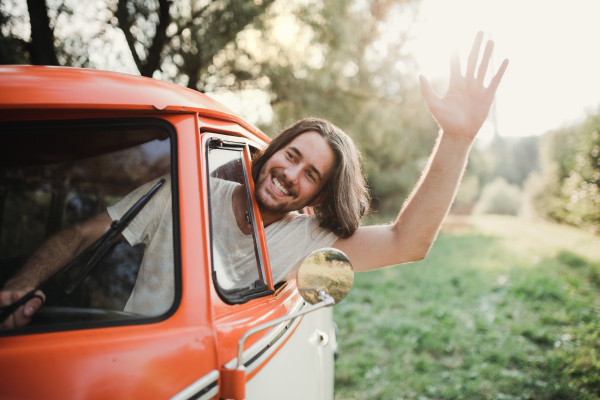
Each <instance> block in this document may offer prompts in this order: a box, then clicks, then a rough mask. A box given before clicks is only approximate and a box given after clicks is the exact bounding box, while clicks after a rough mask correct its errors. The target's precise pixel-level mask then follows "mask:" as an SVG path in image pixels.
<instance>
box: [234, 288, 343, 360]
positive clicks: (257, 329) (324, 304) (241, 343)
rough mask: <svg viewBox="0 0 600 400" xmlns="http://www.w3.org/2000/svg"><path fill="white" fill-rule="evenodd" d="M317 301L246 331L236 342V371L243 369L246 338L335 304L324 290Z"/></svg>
mask: <svg viewBox="0 0 600 400" xmlns="http://www.w3.org/2000/svg"><path fill="white" fill-rule="evenodd" d="M319 299H321V300H322V301H320V302H319V303H317V304H314V305H312V306H309V307H308V308H306V309H304V310H301V311H298V312H295V313H293V314H290V315H286V316H284V317H281V318H277V319H274V320H273V321H269V322H265V323H264V324H261V325H258V326H255V327H254V328H251V329H248V330H247V331H246V333H244V334H243V335H242V337H241V338H240V340H239V342H238V356H237V367H236V369H241V368H244V362H243V353H244V342H245V341H246V339H248V337H250V336H252V335H254V334H255V333H257V332H260V331H262V330H265V329H267V328H270V327H272V326H275V325H278V324H280V323H282V322H285V321H289V320H290V319H294V318H296V317H300V316H302V315H304V314H308V313H309V312H312V311H316V310H318V309H320V308H323V307H331V306H333V305H334V304H335V300H334V299H333V297H331V296H330V295H328V294H327V293H325V291H324V290H320V291H319ZM240 367H241V368H240Z"/></svg>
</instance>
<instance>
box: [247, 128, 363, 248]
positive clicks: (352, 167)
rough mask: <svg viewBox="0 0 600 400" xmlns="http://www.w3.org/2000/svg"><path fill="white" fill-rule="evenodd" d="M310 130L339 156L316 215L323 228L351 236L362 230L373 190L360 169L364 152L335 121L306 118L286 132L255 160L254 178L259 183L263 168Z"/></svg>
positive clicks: (253, 166)
mask: <svg viewBox="0 0 600 400" xmlns="http://www.w3.org/2000/svg"><path fill="white" fill-rule="evenodd" d="M309 131H314V132H317V133H319V134H320V135H321V136H322V137H323V138H324V139H325V140H326V141H327V143H328V144H329V147H330V148H331V150H332V151H333V154H334V155H335V163H334V167H333V171H332V174H331V176H330V178H329V180H328V181H327V183H326V184H325V186H324V187H323V191H324V192H327V197H326V198H325V201H323V202H322V203H321V204H319V205H317V206H315V207H314V208H313V209H314V211H315V215H316V216H317V217H319V218H320V219H321V224H320V226H321V227H322V228H325V229H329V230H330V231H332V232H333V233H335V234H336V235H337V236H338V237H341V238H348V237H350V236H351V235H352V234H353V233H354V231H356V229H358V226H359V225H360V221H361V219H362V218H363V217H364V216H365V215H366V214H367V212H368V211H369V202H370V198H369V191H368V190H367V188H366V187H365V179H364V177H363V175H362V172H361V169H360V167H361V163H362V156H361V155H360V152H359V151H358V149H357V148H356V147H355V146H354V142H352V139H350V138H349V137H348V135H346V134H345V133H344V132H343V131H342V130H341V129H340V128H338V127H337V126H335V125H333V124H332V123H331V122H329V121H326V120H323V119H320V118H305V119H303V120H301V121H298V122H297V123H295V124H294V125H292V126H290V127H289V128H287V129H285V130H284V131H282V132H281V133H280V134H279V135H277V136H276V137H275V139H273V141H272V142H271V143H270V144H269V146H268V147H267V148H266V149H265V150H264V151H263V152H262V153H260V154H259V155H258V156H257V158H256V159H255V160H254V162H253V163H252V178H253V179H254V181H255V182H257V181H258V175H259V173H260V170H261V168H262V167H263V165H264V164H265V162H267V160H269V159H270V158H271V157H272V156H273V154H275V153H276V152H278V151H279V150H281V149H282V148H284V147H285V146H286V145H287V144H288V143H290V142H291V141H292V140H294V139H295V138H296V137H298V136H300V135H301V134H303V133H305V132H309Z"/></svg>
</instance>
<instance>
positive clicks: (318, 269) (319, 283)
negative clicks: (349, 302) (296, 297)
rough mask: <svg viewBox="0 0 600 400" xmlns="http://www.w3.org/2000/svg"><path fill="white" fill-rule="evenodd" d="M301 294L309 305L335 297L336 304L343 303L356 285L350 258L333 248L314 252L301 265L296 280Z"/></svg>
mask: <svg viewBox="0 0 600 400" xmlns="http://www.w3.org/2000/svg"><path fill="white" fill-rule="evenodd" d="M296 282H297V285H298V290H300V294H301V295H302V297H303V298H304V300H306V302H307V303H309V304H317V303H319V302H320V301H323V300H325V294H327V295H329V296H331V297H333V300H334V301H335V304H337V303H339V302H340V301H342V300H343V299H344V298H345V297H346V295H347V294H348V293H349V292H350V289H351V288H352V284H353V283H354V270H353V269H352V264H351V263H350V260H349V259H348V256H347V255H346V254H344V253H343V252H342V251H340V250H338V249H333V248H323V249H319V250H316V251H314V252H312V253H311V254H310V255H309V256H308V257H306V259H305V260H304V261H303V262H302V265H300V268H299V269H298V275H297V279H296Z"/></svg>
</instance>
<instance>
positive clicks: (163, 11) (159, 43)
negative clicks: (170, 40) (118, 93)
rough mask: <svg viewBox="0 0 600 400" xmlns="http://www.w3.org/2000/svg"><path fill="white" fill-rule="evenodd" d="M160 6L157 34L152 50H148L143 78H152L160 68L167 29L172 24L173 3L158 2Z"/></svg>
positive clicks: (168, 0) (168, 1) (161, 0)
mask: <svg viewBox="0 0 600 400" xmlns="http://www.w3.org/2000/svg"><path fill="white" fill-rule="evenodd" d="M158 4H159V19H158V24H156V33H155V35H154V39H153V40H152V46H150V49H149V50H148V57H147V58H146V65H144V66H143V71H140V73H141V74H142V76H148V77H152V74H153V73H154V71H156V70H157V69H159V68H160V64H161V61H162V57H161V55H162V51H163V47H164V46H165V43H166V41H167V28H168V27H169V25H170V24H171V13H170V12H169V10H170V8H171V4H172V2H171V1H170V0H158Z"/></svg>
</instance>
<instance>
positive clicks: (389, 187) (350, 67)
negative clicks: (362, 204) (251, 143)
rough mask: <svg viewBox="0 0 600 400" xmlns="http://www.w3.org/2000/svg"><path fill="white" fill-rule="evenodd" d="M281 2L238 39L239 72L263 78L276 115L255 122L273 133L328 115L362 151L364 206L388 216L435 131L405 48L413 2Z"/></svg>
mask: <svg viewBox="0 0 600 400" xmlns="http://www.w3.org/2000/svg"><path fill="white" fill-rule="evenodd" d="M280 4H281V3H278V4H276V5H275V7H274V8H272V11H271V12H272V13H274V14H276V15H269V16H268V17H267V18H265V21H266V22H265V23H266V26H265V28H264V30H263V31H261V32H260V33H256V34H255V35H254V36H252V35H250V34H249V33H248V34H246V35H244V36H242V37H241V38H239V40H238V43H237V44H238V46H239V47H240V48H242V50H244V49H245V50H246V51H247V52H248V53H249V54H250V57H248V59H247V60H244V61H245V62H246V63H248V64H249V65H247V66H246V68H245V70H246V71H253V70H255V71H260V73H261V74H264V75H265V76H266V77H268V83H267V84H266V85H265V88H266V90H268V91H269V92H271V96H272V102H271V105H272V107H273V110H274V112H275V114H276V116H275V119H274V120H273V121H272V123H271V124H270V125H268V126H263V127H262V128H263V129H264V130H265V131H266V132H267V133H270V134H274V133H275V132H278V131H279V130H280V129H281V128H282V127H284V126H288V125H290V124H291V123H293V122H295V121H297V120H298V119H300V118H303V117H308V116H316V117H322V118H326V119H329V120H331V121H332V122H334V123H335V124H336V125H338V126H339V127H340V128H342V129H343V130H344V131H345V132H346V133H347V134H348V135H350V136H351V137H352V138H353V139H354V141H355V142H356V143H357V145H358V147H359V149H360V150H361V152H362V153H363V155H364V157H365V160H366V164H365V172H366V174H367V175H368V182H369V184H370V188H371V191H372V194H373V197H374V198H375V199H374V201H373V204H372V206H373V208H374V209H375V210H381V211H382V213H384V214H389V213H392V212H393V213H396V212H397V211H398V208H399V204H402V201H403V199H404V198H406V196H407V195H408V194H409V193H410V191H411V190H412V188H413V186H414V185H415V183H416V181H417V179H418V177H419V174H420V171H421V170H422V168H423V167H424V166H425V163H426V161H427V157H428V155H429V153H430V152H431V149H432V147H433V144H434V141H435V138H436V136H437V130H438V129H437V125H436V124H435V122H434V121H433V119H432V118H431V117H430V115H429V112H428V111H427V108H426V107H425V104H424V102H423V101H422V99H421V95H420V93H419V87H418V83H417V77H416V74H414V71H415V69H416V65H415V62H414V60H413V59H412V58H411V57H410V56H409V55H407V54H406V49H405V45H406V43H407V42H408V40H409V38H408V27H409V25H408V24H409V23H410V21H411V20H412V18H413V14H414V7H413V6H414V5H415V4H416V2H411V1H403V0H386V1H378V0H371V1H365V2H360V3H359V2H342V1H335V0H323V1H314V2H309V3H308V4H306V3H305V5H304V6H297V7H296V8H292V7H289V6H288V7H285V8H284V7H280V8H276V6H278V5H280ZM277 13H278V14H277ZM402 23H406V25H402ZM282 24H285V27H286V30H285V31H283V29H281V25H282ZM282 31H283V33H287V32H290V31H291V32H294V33H293V36H292V38H291V39H288V40H287V41H286V40H284V39H285V38H283V39H282V36H283V35H282ZM383 32H393V34H386V35H385V36H384V34H383ZM239 60H240V59H234V60H233V61H232V62H233V63H236V62H239ZM241 67H242V66H241V65H236V66H234V67H233V68H232V70H234V71H240V70H242V68H241ZM250 82H259V80H253V81H250Z"/></svg>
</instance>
